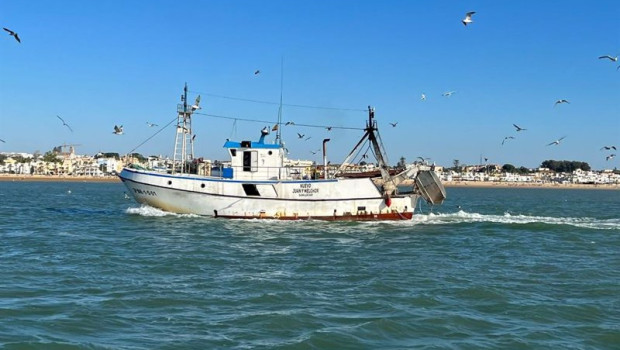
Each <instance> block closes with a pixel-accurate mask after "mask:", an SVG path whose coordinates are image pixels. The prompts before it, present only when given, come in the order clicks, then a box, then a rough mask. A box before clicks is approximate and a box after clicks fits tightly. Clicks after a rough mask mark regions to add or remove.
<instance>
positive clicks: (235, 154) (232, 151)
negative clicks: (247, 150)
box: [230, 149, 237, 157]
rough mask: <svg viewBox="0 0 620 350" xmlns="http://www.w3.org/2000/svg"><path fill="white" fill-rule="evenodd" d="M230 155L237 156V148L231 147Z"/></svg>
mask: <svg viewBox="0 0 620 350" xmlns="http://www.w3.org/2000/svg"><path fill="white" fill-rule="evenodd" d="M230 156H231V157H236V156H237V150H236V149H231V150H230Z"/></svg>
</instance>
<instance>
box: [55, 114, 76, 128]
mask: <svg viewBox="0 0 620 350" xmlns="http://www.w3.org/2000/svg"><path fill="white" fill-rule="evenodd" d="M56 117H58V119H60V121H62V125H64V126H66V127H67V128H69V130H71V132H73V129H71V127H70V126H69V124H67V123H66V122H65V120H64V119H62V118H61V117H60V116H58V115H57V116H56Z"/></svg>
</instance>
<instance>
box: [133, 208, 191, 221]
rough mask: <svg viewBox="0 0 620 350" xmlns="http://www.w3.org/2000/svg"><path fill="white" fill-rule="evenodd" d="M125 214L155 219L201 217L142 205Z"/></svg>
mask: <svg viewBox="0 0 620 350" xmlns="http://www.w3.org/2000/svg"><path fill="white" fill-rule="evenodd" d="M125 213H127V214H132V215H140V216H154V217H161V216H176V217H185V218H197V217H200V216H199V215H196V214H176V213H171V212H167V211H163V210H161V209H157V208H153V207H150V206H148V205H142V206H140V207H138V208H127V210H125Z"/></svg>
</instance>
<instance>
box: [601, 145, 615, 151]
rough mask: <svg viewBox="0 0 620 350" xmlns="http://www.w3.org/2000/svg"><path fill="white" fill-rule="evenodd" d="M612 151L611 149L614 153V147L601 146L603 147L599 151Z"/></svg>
mask: <svg viewBox="0 0 620 350" xmlns="http://www.w3.org/2000/svg"><path fill="white" fill-rule="evenodd" d="M612 149H613V150H614V151H616V146H603V147H601V151H602V150H606V151H609V150H612Z"/></svg>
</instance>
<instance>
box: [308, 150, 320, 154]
mask: <svg viewBox="0 0 620 350" xmlns="http://www.w3.org/2000/svg"><path fill="white" fill-rule="evenodd" d="M319 151H320V149H317V150H316V151H310V153H312V154H317V153H318V152H319Z"/></svg>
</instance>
